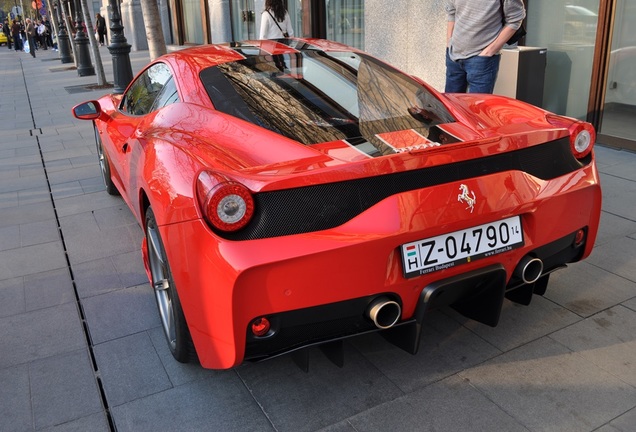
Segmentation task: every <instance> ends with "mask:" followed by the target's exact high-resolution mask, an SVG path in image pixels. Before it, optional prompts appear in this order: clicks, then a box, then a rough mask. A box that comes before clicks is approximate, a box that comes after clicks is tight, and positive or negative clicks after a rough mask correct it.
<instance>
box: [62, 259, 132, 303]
mask: <svg viewBox="0 0 636 432" xmlns="http://www.w3.org/2000/svg"><path fill="white" fill-rule="evenodd" d="M113 258H114V257H106V258H100V259H97V260H94V261H87V262H83V263H79V264H75V265H73V276H74V278H75V284H76V286H77V293H78V295H79V297H80V298H82V299H83V298H86V297H93V296H96V295H100V294H105V293H107V292H110V291H116V290H119V289H122V288H126V286H125V285H124V284H123V282H122V280H121V278H120V277H119V274H118V273H117V270H116V269H115V264H114V263H113ZM129 286H132V285H129Z"/></svg>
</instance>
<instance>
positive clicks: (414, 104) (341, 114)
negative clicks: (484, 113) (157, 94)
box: [201, 51, 455, 144]
mask: <svg viewBox="0 0 636 432" xmlns="http://www.w3.org/2000/svg"><path fill="white" fill-rule="evenodd" d="M201 80H202V82H203V84H204V86H205V88H206V90H207V92H208V95H209V96H210V99H211V100H212V103H213V104H214V107H215V108H216V109H218V110H219V111H222V112H225V113H227V114H230V115H233V116H236V117H239V118H241V119H244V120H247V121H249V122H252V123H254V124H257V125H259V126H262V127H265V128H267V129H270V130H272V131H274V132H277V133H280V134H282V135H285V136H287V137H289V138H291V139H294V140H297V141H299V142H302V143H304V144H315V143H320V142H328V141H335V140H341V139H356V138H363V139H365V140H368V141H373V140H374V139H377V138H375V137H376V136H377V134H381V133H384V132H392V131H398V130H405V129H415V130H416V131H418V133H420V134H422V135H424V136H427V135H428V132H429V130H431V129H432V128H433V127H434V126H435V125H437V124H440V123H450V122H453V121H455V120H454V119H453V117H452V116H451V114H450V113H449V112H448V111H447V110H446V108H445V107H444V105H443V104H442V103H441V102H440V101H439V100H438V99H437V98H436V97H435V96H433V95H432V94H431V93H430V92H428V91H427V90H426V88H424V87H422V86H421V85H420V84H418V83H417V82H416V81H414V80H413V79H411V78H410V77H408V76H406V75H404V74H402V73H400V72H399V71H397V70H395V69H392V68H390V67H388V66H387V65H385V64H383V63H380V62H378V61H377V60H375V59H373V58H370V57H367V56H364V55H361V54H358V53H351V52H336V53H333V52H330V53H325V52H322V51H303V52H300V53H293V54H285V55H256V56H251V57H248V58H246V59H244V60H241V61H237V62H231V63H224V64H221V65H218V66H214V67H211V68H208V69H205V70H203V71H202V72H201Z"/></svg>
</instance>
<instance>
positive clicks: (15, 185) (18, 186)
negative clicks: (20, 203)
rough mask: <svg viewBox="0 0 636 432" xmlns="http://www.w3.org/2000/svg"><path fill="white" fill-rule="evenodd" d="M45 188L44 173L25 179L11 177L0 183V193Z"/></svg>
mask: <svg viewBox="0 0 636 432" xmlns="http://www.w3.org/2000/svg"><path fill="white" fill-rule="evenodd" d="M43 187H47V184H46V177H45V176H44V173H42V174H39V175H32V176H27V177H21V176H12V177H10V178H6V179H3V180H2V182H1V183H0V192H14V191H19V190H23V189H37V188H40V189H41V188H43Z"/></svg>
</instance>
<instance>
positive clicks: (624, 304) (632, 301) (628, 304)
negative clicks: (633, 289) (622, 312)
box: [623, 296, 636, 311]
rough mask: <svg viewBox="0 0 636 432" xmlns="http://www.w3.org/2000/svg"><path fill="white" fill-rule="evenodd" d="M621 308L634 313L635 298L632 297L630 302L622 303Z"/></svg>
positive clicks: (635, 309) (635, 308) (635, 307)
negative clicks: (628, 309) (626, 308)
mask: <svg viewBox="0 0 636 432" xmlns="http://www.w3.org/2000/svg"><path fill="white" fill-rule="evenodd" d="M623 306H625V307H628V308H630V309H631V310H633V311H636V296H634V297H633V298H632V299H631V300H628V301H626V302H623Z"/></svg>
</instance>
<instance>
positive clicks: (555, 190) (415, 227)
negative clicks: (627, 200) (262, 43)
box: [161, 163, 601, 369]
mask: <svg viewBox="0 0 636 432" xmlns="http://www.w3.org/2000/svg"><path fill="white" fill-rule="evenodd" d="M460 183H462V182H451V183H448V184H444V185H438V186H435V187H431V188H424V189H419V190H415V191H409V192H405V193H401V194H397V195H393V196H390V197H389V198H387V199H384V200H382V201H381V202H379V203H378V204H376V205H374V206H373V207H372V208H370V209H368V210H367V211H365V212H364V213H362V214H360V215H359V216H357V217H356V218H354V219H352V220H350V221H349V222H347V223H345V224H343V225H340V226H338V227H336V228H332V229H328V230H324V231H320V232H314V233H306V234H297V235H289V236H282V237H274V238H266V239H259V240H247V241H229V240H223V239H219V238H218V237H216V236H215V235H214V234H213V233H212V232H211V231H210V230H209V228H208V227H207V226H206V225H205V224H204V223H203V222H202V221H200V220H195V221H189V222H184V223H178V224H171V225H165V226H162V227H161V231H162V237H163V238H164V242H165V243H166V244H167V245H169V246H168V247H167V249H168V251H167V253H168V258H169V260H170V263H171V267H172V270H173V276H174V279H175V283H176V287H177V290H178V292H179V296H180V298H181V303H182V306H183V309H184V313H185V315H186V319H187V322H188V327H189V328H190V332H191V334H192V338H193V341H194V344H195V346H196V349H197V353H198V356H199V359H200V361H201V364H202V366H204V367H207V368H214V369H223V368H230V367H234V366H237V365H239V364H240V363H242V362H243V361H244V360H246V359H261V358H267V357H270V356H273V355H278V354H281V353H284V352H287V351H290V350H295V349H298V348H301V347H304V346H308V345H312V344H317V343H323V342H326V341H332V340H338V339H342V338H345V337H350V336H353V335H357V334H361V333H365V332H369V331H376V330H377V329H376V328H375V326H374V325H373V323H372V322H371V321H370V320H369V319H367V318H366V317H365V310H366V307H367V306H368V304H369V302H370V301H372V300H373V299H374V298H376V297H377V296H379V295H384V296H388V297H390V298H391V299H394V300H395V301H396V302H398V303H399V304H400V306H401V317H400V320H399V322H398V324H397V325H396V327H395V328H392V329H389V330H384V331H383V332H384V333H386V334H387V335H391V334H394V335H395V334H397V336H391V337H393V339H395V340H394V342H395V341H397V342H396V343H397V344H398V345H400V344H401V345H404V346H403V348H405V349H407V350H409V351H412V352H414V351H416V350H417V346H418V344H419V330H418V327H417V326H418V322H419V321H421V317H422V315H423V314H425V313H426V311H427V310H430V308H432V307H437V306H440V305H446V304H450V305H453V306H454V307H456V308H457V309H458V310H460V312H462V313H464V314H466V315H467V316H469V317H471V318H474V319H477V320H479V321H482V322H486V323H487V324H489V325H496V322H497V320H498V318H499V311H500V309H501V303H502V302H503V298H504V295H505V294H506V290H507V289H508V293H509V295H510V296H511V297H513V299H514V300H515V301H518V300H519V299H517V298H516V297H514V296H512V294H510V293H512V292H515V293H517V294H518V293H519V292H521V291H523V295H520V296H518V297H521V298H522V301H521V302H522V303H524V302H525V300H523V299H525V298H527V297H528V292H529V293H530V294H529V296H530V297H531V296H532V292H538V293H541V290H542V287H541V284H542V283H543V282H545V280H540V281H537V282H536V283H533V284H531V285H532V286H530V287H528V286H525V285H520V284H519V283H518V281H517V280H515V277H514V276H513V273H514V269H515V268H516V267H517V265H518V263H519V262H520V260H521V259H522V258H523V257H525V256H527V255H532V256H536V257H539V258H541V259H542V261H543V262H544V266H545V271H551V270H553V269H556V268H558V267H560V266H563V265H564V264H566V263H568V262H574V261H578V260H580V259H583V258H585V257H586V256H588V255H589V253H590V252H591V249H592V247H593V244H594V241H595V238H596V232H597V229H598V223H599V218H600V209H601V190H600V185H599V182H598V173H597V171H596V167H595V165H594V163H592V164H590V165H588V166H586V167H584V168H582V169H580V170H577V171H575V172H573V173H571V174H568V175H565V176H561V177H559V178H557V179H553V180H549V181H543V180H538V179H536V178H534V177H532V176H529V175H526V174H524V173H522V172H516V171H515V172H505V173H497V174H492V175H488V176H484V177H480V178H476V179H470V180H467V181H464V182H463V183H468V185H469V187H470V188H471V190H472V191H474V192H475V194H476V196H477V204H476V206H475V211H474V212H473V213H470V212H468V211H467V210H466V206H465V205H464V204H463V203H461V202H458V201H457V194H458V189H459V186H460ZM513 215H520V216H521V218H522V227H523V231H524V241H525V244H524V245H523V246H522V247H520V248H518V249H514V250H511V251H509V252H504V253H501V254H499V255H495V256H492V257H487V258H482V259H479V260H476V261H473V262H469V263H466V264H462V265H459V266H455V267H452V268H448V269H444V270H439V271H435V272H432V273H428V274H425V275H422V276H418V277H414V278H409V279H406V278H405V277H404V275H403V271H402V263H401V255H400V252H399V248H400V246H401V245H402V244H405V243H408V242H411V241H416V240H420V239H424V238H429V237H432V236H436V235H441V234H445V233H449V232H453V231H457V230H460V229H465V228H469V227H473V226H477V225H480V224H483V223H487V222H492V221H496V220H500V219H504V218H506V217H510V216H513ZM580 229H584V230H585V232H586V238H585V241H584V242H583V243H582V244H581V245H580V246H578V247H572V238H573V236H574V233H576V231H577V230H580ZM183 239H189V240H188V241H185V242H184V241H183ZM546 279H547V278H546ZM535 285H536V286H535ZM544 289H545V287H543V290H544ZM520 290H521V291H520ZM524 290H525V291H524ZM433 294H435V295H433ZM480 302H481V303H480ZM528 302H529V301H528ZM480 304H482V306H483V305H486V306H487V308H486V309H489V310H490V311H489V312H485V311H484V307H481V306H480ZM471 311H481V312H483V314H484V315H485V316H484V317H480V316H479V314H477V315H474V316H471V313H472V312H471ZM261 316H266V317H268V318H270V320H271V321H272V322H273V324H274V327H275V329H276V330H277V331H276V332H275V333H274V335H273V336H271V335H270V336H268V337H266V338H260V339H259V338H255V337H252V336H250V335H249V332H248V328H249V325H250V323H251V321H252V320H254V319H255V318H257V317H261ZM405 335H406V336H405ZM400 339H402V340H404V341H406V342H400Z"/></svg>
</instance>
